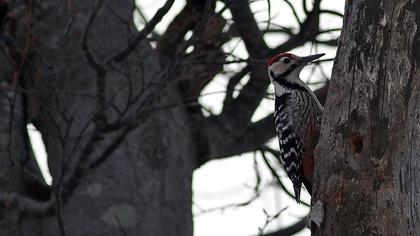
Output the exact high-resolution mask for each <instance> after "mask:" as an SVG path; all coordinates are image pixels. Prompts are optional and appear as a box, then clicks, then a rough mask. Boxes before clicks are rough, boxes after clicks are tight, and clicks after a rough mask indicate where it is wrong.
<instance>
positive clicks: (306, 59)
mask: <svg viewBox="0 0 420 236" xmlns="http://www.w3.org/2000/svg"><path fill="white" fill-rule="evenodd" d="M324 55H325V53H321V54H315V55H310V56H307V57H301V58H300V59H299V63H300V64H301V65H302V66H304V65H306V64H308V63H309V62H311V61H313V60H316V59H318V58H320V57H322V56H324Z"/></svg>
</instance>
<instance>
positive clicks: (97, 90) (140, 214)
mask: <svg viewBox="0 0 420 236" xmlns="http://www.w3.org/2000/svg"><path fill="white" fill-rule="evenodd" d="M28 8H29V9H25V10H24V13H23V14H26V17H25V18H23V20H22V21H21V22H18V23H17V25H18V26H19V27H21V29H23V28H26V29H28V31H24V30H22V31H21V32H18V33H17V34H20V39H21V42H19V43H20V45H19V47H21V48H24V47H25V46H28V47H31V54H30V55H26V56H27V57H28V58H29V62H28V63H27V64H26V65H25V66H24V68H23V74H22V76H20V79H19V81H18V82H19V86H21V87H19V88H21V89H25V90H26V89H27V90H28V92H27V93H24V95H22V93H19V92H16V91H15V92H12V94H15V95H16V94H17V97H16V101H15V104H14V109H15V111H16V112H15V115H14V116H15V117H14V120H18V121H19V120H20V117H21V116H22V115H23V114H25V113H27V114H28V119H27V120H28V121H30V122H33V123H34V125H35V126H36V127H37V128H38V129H39V130H40V132H41V133H42V135H43V139H44V142H45V144H46V150H47V153H48V159H49V168H50V171H51V174H52V176H53V179H54V181H53V183H52V185H53V186H52V187H53V188H52V190H53V193H52V194H51V197H50V201H52V199H55V203H54V206H53V207H52V208H53V209H49V210H46V212H48V211H54V212H55V214H53V215H51V216H50V217H47V218H44V220H43V223H42V224H38V225H37V228H38V229H40V230H38V231H33V229H32V230H27V231H24V232H22V234H23V235H34V236H36V235H51V236H56V235H60V232H61V233H63V232H64V233H65V235H71V236H77V235H92V236H93V235H121V234H122V235H139V232H141V234H142V235H192V214H191V176H192V171H193V167H194V161H193V160H194V159H193V157H194V153H195V151H194V150H193V147H194V145H192V143H191V142H192V140H191V138H190V130H189V126H188V125H187V121H188V120H187V116H186V112H185V107H184V106H181V105H182V100H181V96H180V95H179V93H178V90H177V88H176V86H175V84H174V83H170V82H168V81H167V80H168V77H169V75H171V73H173V71H172V70H173V68H174V63H176V62H167V61H163V59H162V58H161V56H160V55H159V54H158V53H157V52H155V51H154V50H152V48H151V47H150V44H149V43H145V42H143V43H142V42H139V43H138V44H136V45H135V47H133V48H130V50H129V51H128V52H129V53H127V55H123V54H120V56H119V57H113V56H114V55H116V54H117V53H118V52H120V51H122V48H125V47H126V46H127V45H128V44H129V42H130V41H133V40H134V38H135V37H136V36H137V35H138V32H137V30H135V28H134V25H133V22H132V14H133V10H134V5H133V2H132V1H115V2H114V1H102V0H100V1H69V2H62V1H41V2H39V3H37V4H35V3H34V4H32V5H28ZM29 24H30V26H29ZM144 38H145V37H143V39H144ZM26 39H30V40H26ZM121 59H123V60H121ZM21 69H22V68H21ZM12 73H13V71H12V72H9V76H10V74H12ZM9 76H5V77H8V78H10V77H9ZM22 97H25V99H26V100H27V106H28V107H27V109H26V108H24V107H23V106H22V99H23V98H22ZM1 99H2V101H3V100H4V99H3V98H1ZM2 103H3V102H2ZM4 103H5V104H7V105H9V104H10V103H9V102H4ZM180 104H181V105H180ZM6 108H7V106H3V104H2V109H5V112H4V113H3V112H2V113H1V116H2V118H1V123H0V125H1V129H2V130H3V129H8V127H9V124H8V119H9V118H10V116H9V113H10V109H6ZM17 118H19V119H17ZM12 120H13V119H12ZM24 122H25V121H24V120H22V123H21V124H15V125H13V126H12V129H15V126H16V127H17V129H16V131H15V133H14V136H12V138H13V142H15V143H16V144H14V145H15V146H13V148H17V149H19V150H27V148H23V147H22V145H23V144H22V143H27V142H22V141H20V140H21V139H23V138H24V137H23V136H22V135H23V134H24V130H25V126H26V125H25V123H24ZM3 123H4V125H3ZM18 134H22V135H20V136H19V135H18ZM2 135H4V136H5V137H7V135H8V133H6V132H3V131H2ZM1 141H2V153H3V149H5V148H6V147H7V144H6V142H7V139H6V138H5V139H4V142H5V144H3V139H2V140H1ZM17 145H20V146H17ZM6 153H8V152H6ZM15 153H16V152H15ZM25 155H27V154H25ZM16 158H17V157H16ZM2 161H6V162H9V160H8V159H7V158H6V157H2ZM1 166H7V165H6V164H3V163H2V165H1ZM11 170H12V169H11ZM18 173H20V172H18ZM5 178H14V181H19V179H18V178H17V177H12V176H11V175H10V174H8V176H6V177H5ZM14 185H15V186H22V185H21V184H20V185H19V184H14ZM2 190H3V189H2ZM4 190H5V191H8V190H9V191H14V189H7V188H6V189H4ZM44 213H45V212H44ZM8 217H10V216H8ZM20 223H22V222H20ZM24 223H26V224H28V225H31V224H34V223H33V220H32V219H26V222H24ZM40 225H42V227H40ZM7 227H9V228H10V230H9V229H7V230H6V232H14V231H13V230H14V229H15V228H16V227H17V225H16V224H15V225H14V224H11V225H10V226H7ZM2 235H3V234H2ZM7 235H18V234H15V233H7Z"/></svg>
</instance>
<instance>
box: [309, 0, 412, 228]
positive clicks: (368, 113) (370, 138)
mask: <svg viewBox="0 0 420 236" xmlns="http://www.w3.org/2000/svg"><path fill="white" fill-rule="evenodd" d="M419 66H420V4H419V3H418V1H417V0H411V1H408V0H395V1H394V0H375V1H371V0H353V1H347V3H346V10H345V20H344V28H343V31H342V34H341V38H340V46H339V49H338V52H337V57H336V60H335V63H334V69H333V75H332V79H331V84H330V89H329V91H330V94H329V95H328V98H327V101H326V106H325V107H326V110H325V114H324V117H323V124H322V134H321V137H320V142H319V144H318V147H317V148H318V149H317V154H316V156H317V158H316V168H315V170H316V173H315V179H316V180H315V181H316V182H315V187H314V189H315V192H314V196H313V199H312V201H313V203H315V202H317V201H321V202H323V203H324V205H325V208H324V209H325V218H324V223H323V224H322V225H321V227H320V229H319V230H317V232H315V233H314V235H364V236H365V235H419V232H420V204H419V201H420V191H419V189H420V172H419V170H420V67H419Z"/></svg>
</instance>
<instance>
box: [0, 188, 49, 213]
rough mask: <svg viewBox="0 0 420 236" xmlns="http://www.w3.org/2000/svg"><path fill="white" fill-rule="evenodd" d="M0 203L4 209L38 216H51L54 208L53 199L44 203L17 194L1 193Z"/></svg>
mask: <svg viewBox="0 0 420 236" xmlns="http://www.w3.org/2000/svg"><path fill="white" fill-rule="evenodd" d="M0 202H1V203H2V206H3V207H5V208H11V209H16V210H18V211H21V212H26V213H29V214H33V215H39V216H44V215H49V214H52V213H53V212H54V207H55V198H54V197H51V199H50V200H48V201H46V202H44V201H38V200H35V199H32V198H30V197H27V196H25V195H21V194H19V193H7V192H1V193H0Z"/></svg>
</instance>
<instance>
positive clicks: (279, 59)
mask: <svg viewBox="0 0 420 236" xmlns="http://www.w3.org/2000/svg"><path fill="white" fill-rule="evenodd" d="M323 55H325V54H324V53H322V54H315V55H310V56H306V57H299V56H296V55H294V54H291V53H287V52H285V53H280V54H278V55H276V56H274V57H272V58H271V59H270V60H268V62H267V65H268V75H269V77H270V80H271V82H272V83H273V84H274V86H275V87H277V86H280V85H281V86H282V87H285V85H296V86H299V85H302V83H304V82H303V81H301V80H300V79H299V74H300V71H301V70H302V69H303V67H305V66H306V65H307V64H308V63H309V62H311V61H314V60H316V59H318V58H320V57H322V56H323Z"/></svg>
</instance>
